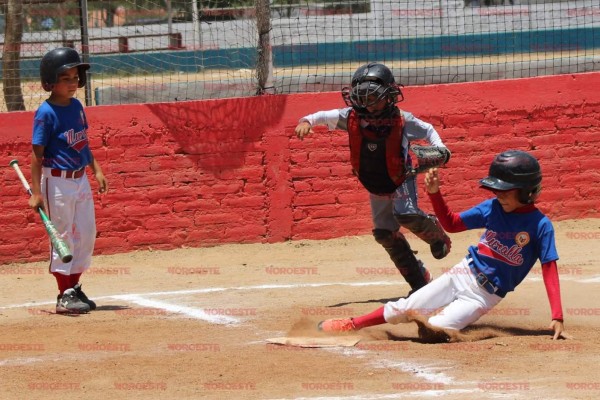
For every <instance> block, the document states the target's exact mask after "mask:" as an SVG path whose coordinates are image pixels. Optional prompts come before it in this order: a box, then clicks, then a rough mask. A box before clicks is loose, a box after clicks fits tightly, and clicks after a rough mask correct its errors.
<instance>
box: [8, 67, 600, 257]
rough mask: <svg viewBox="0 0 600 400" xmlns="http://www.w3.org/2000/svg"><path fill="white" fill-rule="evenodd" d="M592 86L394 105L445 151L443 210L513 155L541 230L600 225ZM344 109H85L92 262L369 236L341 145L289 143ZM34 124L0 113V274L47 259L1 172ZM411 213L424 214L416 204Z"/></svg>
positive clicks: (264, 102)
mask: <svg viewBox="0 0 600 400" xmlns="http://www.w3.org/2000/svg"><path fill="white" fill-rule="evenodd" d="M598 87H600V73H591V74H578V75H564V76H555V77H541V78H534V79H522V80H507V81H496V82H482V83H466V84H452V85H433V86H427V87H411V88H405V89H404V92H405V97H406V101H405V102H404V103H402V104H401V106H402V107H403V108H404V109H406V110H408V111H411V112H413V113H414V114H415V115H416V116H418V117H420V118H421V119H423V120H426V121H429V122H431V123H432V124H433V125H434V126H435V127H436V128H437V129H438V131H439V132H440V134H441V135H442V138H443V139H444V141H445V143H446V144H447V145H448V147H449V148H450V149H451V150H452V153H453V156H452V160H451V161H450V163H449V164H448V168H446V169H444V170H443V171H442V180H443V183H444V188H443V190H444V192H445V193H446V195H447V199H448V201H449V204H450V206H451V207H452V209H454V210H456V211H460V210H462V209H465V208H467V207H470V206H472V205H474V204H476V203H478V202H479V201H481V200H483V199H484V198H485V197H486V195H487V194H488V193H486V192H484V191H482V190H481V189H479V188H478V185H477V181H478V179H480V178H481V177H483V176H484V175H485V174H486V172H487V168H488V165H489V163H490V162H491V160H492V158H493V156H494V155H495V154H496V153H498V152H500V151H502V150H506V149H509V148H518V149H524V150H529V151H531V152H532V153H534V154H535V155H536V156H537V157H538V158H539V159H540V162H541V165H542V168H543V172H544V191H543V193H542V196H541V200H540V204H539V206H540V208H541V209H542V210H543V211H544V212H546V213H547V214H548V215H549V216H550V217H551V218H553V219H554V220H561V219H567V218H569V219H570V218H584V217H600V209H599V208H600V206H599V205H598V198H600V157H599V156H598V147H600V92H599V91H598ZM342 106H343V102H342V99H341V96H340V94H339V93H322V94H302V95H289V96H264V97H255V98H245V99H229V100H210V101H194V102H179V103H162V104H146V105H129V106H100V107H89V108H88V109H87V114H88V119H89V122H90V125H91V129H90V131H89V135H90V138H91V146H92V148H93V151H94V154H95V156H96V158H97V159H98V160H99V161H100V163H101V165H102V166H103V168H104V170H105V173H106V175H107V178H108V180H109V183H110V186H111V189H110V193H109V194H108V195H106V196H102V197H100V196H98V197H96V217H97V225H98V240H97V244H96V254H101V253H116V252H127V251H131V250H135V249H147V248H150V247H151V248H153V249H171V248H175V247H178V246H182V245H187V246H209V245H216V244H220V243H233V242H235V243H238V242H239V243H247V242H277V241H282V240H288V239H302V238H310V239H326V238H332V237H338V236H344V235H355V234H367V233H369V232H370V229H371V221H370V213H369V206H368V202H367V198H368V197H367V194H366V192H365V191H364V190H363V189H361V187H360V186H359V184H358V183H357V181H356V179H355V178H354V177H352V176H351V175H350V167H349V162H348V147H347V137H346V135H345V133H343V132H327V131H326V129H324V128H317V130H316V131H317V133H316V134H315V135H314V136H311V137H309V138H306V139H305V140H304V141H300V140H298V139H296V138H295V137H293V134H292V133H293V129H294V127H295V125H296V122H297V120H298V118H299V117H301V116H303V115H305V114H307V113H310V112H314V111H317V110H322V109H332V108H337V107H342ZM32 117H33V113H32V112H21V113H6V114H0V127H1V128H0V129H1V130H2V135H1V136H0V148H1V152H0V154H1V155H0V182H1V183H2V190H1V193H2V202H0V223H1V225H2V228H3V229H2V230H1V232H0V263H8V262H13V261H14V262H22V261H34V260H43V259H45V258H47V249H48V242H47V239H46V238H45V234H44V231H43V228H42V227H41V225H40V224H39V218H38V217H37V215H35V214H34V213H33V212H32V211H30V210H29V209H28V208H27V199H26V196H25V195H24V192H23V190H22V188H21V185H20V182H19V181H18V179H17V178H16V175H15V174H14V172H13V171H12V169H11V168H10V167H8V163H9V161H10V160H11V159H13V158H17V159H18V160H19V161H20V164H21V166H22V168H23V170H24V172H25V174H26V176H27V177H29V176H30V174H29V153H30V135H31V133H30V132H31V121H32ZM421 179H422V178H421ZM92 186H93V187H94V188H95V187H96V184H95V181H93V179H92ZM421 205H422V207H423V208H425V209H430V207H429V203H428V201H427V199H426V197H425V196H422V201H421Z"/></svg>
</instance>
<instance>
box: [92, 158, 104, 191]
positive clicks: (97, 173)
mask: <svg viewBox="0 0 600 400" xmlns="http://www.w3.org/2000/svg"><path fill="white" fill-rule="evenodd" d="M90 168H91V169H92V172H93V173H94V177H95V178H96V182H98V193H108V181H107V180H106V177H105V176H104V173H103V172H102V168H101V167H100V163H98V161H96V158H94V159H93V161H92V162H91V163H90Z"/></svg>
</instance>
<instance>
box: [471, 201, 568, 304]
mask: <svg viewBox="0 0 600 400" xmlns="http://www.w3.org/2000/svg"><path fill="white" fill-rule="evenodd" d="M460 218H461V219H462V221H463V223H464V224H465V226H466V227H467V228H468V229H477V228H485V231H484V233H483V235H482V236H481V238H480V239H479V243H478V244H477V246H470V247H469V254H470V256H471V257H472V258H473V264H474V265H475V267H476V268H477V269H478V270H480V271H481V272H483V273H484V274H485V275H486V276H487V277H488V279H489V280H490V281H491V282H492V283H493V284H494V285H496V286H497V287H498V288H499V289H502V290H503V291H505V292H511V291H513V290H514V289H515V287H516V286H517V285H518V284H519V283H521V281H522V280H523V279H525V276H527V274H528V273H529V271H530V270H531V268H532V267H533V266H534V264H535V263H536V261H537V260H538V259H539V260H540V262H541V263H542V264H544V263H547V262H550V261H555V260H558V253H557V252H556V245H555V242H554V228H553V226H552V222H550V220H549V219H548V217H546V216H545V215H544V214H543V213H542V212H541V211H539V210H537V209H534V210H533V211H531V212H527V213H514V212H513V213H507V212H505V211H504V210H503V209H502V206H501V205H500V203H499V202H498V200H497V199H490V200H486V201H484V202H483V203H481V204H479V205H477V206H475V207H473V208H471V209H470V210H467V211H464V212H462V213H460Z"/></svg>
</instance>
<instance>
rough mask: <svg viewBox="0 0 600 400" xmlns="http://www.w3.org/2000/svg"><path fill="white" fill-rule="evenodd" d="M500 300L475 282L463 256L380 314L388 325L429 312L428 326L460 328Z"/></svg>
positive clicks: (392, 303) (389, 304)
mask: <svg viewBox="0 0 600 400" xmlns="http://www.w3.org/2000/svg"><path fill="white" fill-rule="evenodd" d="M501 300H502V297H500V296H498V295H496V294H490V293H488V292H487V291H486V290H485V289H483V288H481V287H480V286H479V285H478V284H477V281H476V280H475V275H473V273H472V272H471V269H470V268H469V263H468V260H467V259H466V258H465V259H463V260H462V261H461V262H459V263H458V264H456V265H455V266H454V267H452V269H450V270H449V271H448V272H446V273H444V274H443V275H442V276H440V277H439V278H437V279H435V280H433V281H432V282H431V283H429V284H428V285H426V286H424V287H422V288H421V289H419V290H417V291H416V292H414V293H413V294H412V295H410V296H409V297H408V298H401V299H399V300H397V301H393V302H389V303H387V304H386V305H385V306H384V311H383V317H384V318H385V320H386V321H387V322H389V323H390V324H398V323H404V322H409V316H411V315H432V316H431V317H430V318H429V323H430V324H431V325H433V326H436V327H439V328H447V329H458V330H460V329H463V328H465V327H467V326H469V325H470V324H472V323H474V322H475V321H477V320H478V319H479V318H480V317H481V316H482V315H484V314H486V313H487V312H488V311H490V310H491V309H492V308H493V307H495V306H496V304H498V303H499V302H500V301H501ZM440 308H442V309H441V311H439V312H437V311H438V310H439V309H440ZM436 312H437V313H436Z"/></svg>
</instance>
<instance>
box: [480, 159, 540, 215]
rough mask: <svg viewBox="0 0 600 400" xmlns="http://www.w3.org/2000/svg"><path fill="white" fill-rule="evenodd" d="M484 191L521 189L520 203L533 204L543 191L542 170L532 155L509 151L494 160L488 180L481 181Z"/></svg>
mask: <svg viewBox="0 0 600 400" xmlns="http://www.w3.org/2000/svg"><path fill="white" fill-rule="evenodd" d="M479 183H480V185H481V186H482V187H483V188H484V189H490V190H511V189H519V201H520V202H521V203H523V204H531V203H533V202H534V201H535V200H536V198H537V197H538V195H539V194H540V192H541V191H542V170H541V169H540V164H539V163H538V161H537V160H536V159H535V157H533V156H532V155H531V154H529V153H527V152H524V151H521V150H508V151H505V152H503V153H500V154H498V155H497V156H496V158H494V161H493V162H492V164H491V165H490V172H489V176H488V177H487V178H484V179H482V180H480V181H479Z"/></svg>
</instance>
